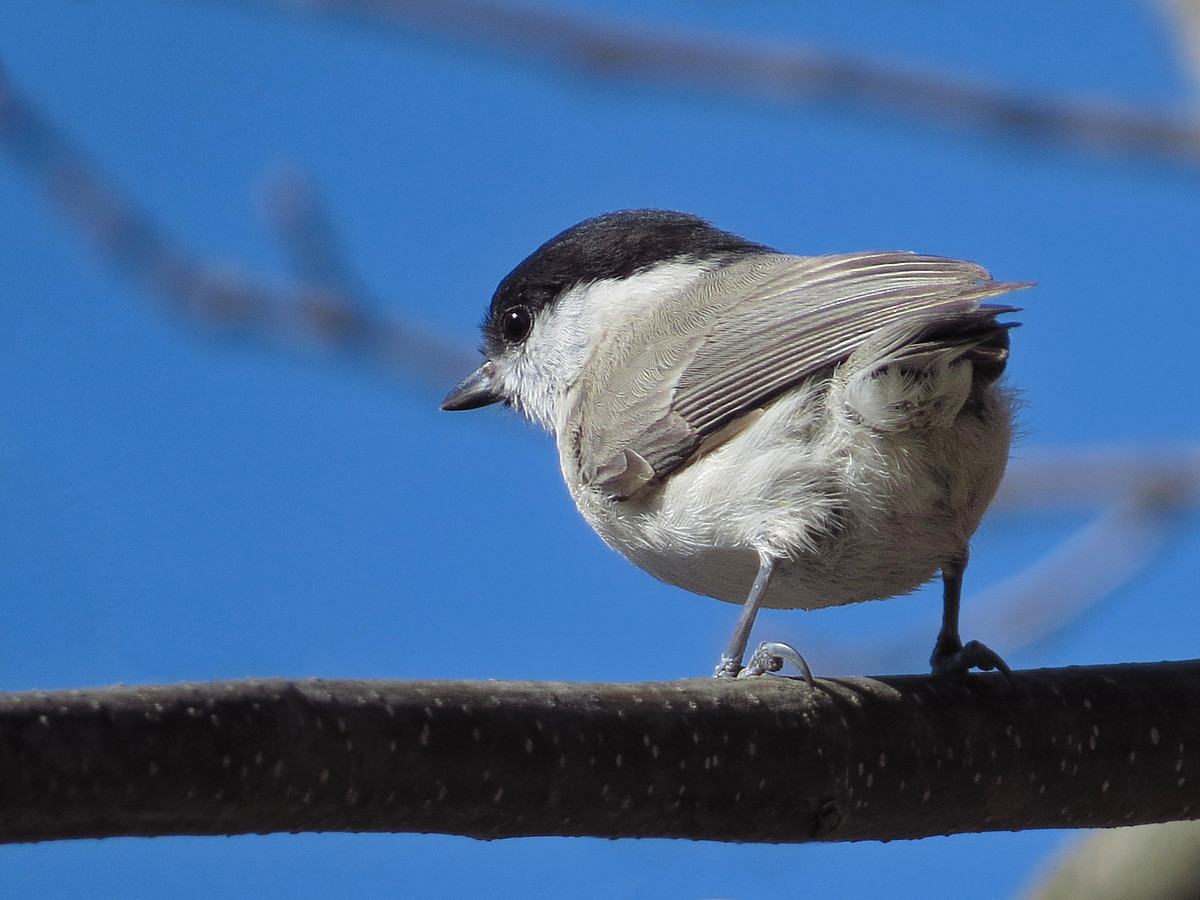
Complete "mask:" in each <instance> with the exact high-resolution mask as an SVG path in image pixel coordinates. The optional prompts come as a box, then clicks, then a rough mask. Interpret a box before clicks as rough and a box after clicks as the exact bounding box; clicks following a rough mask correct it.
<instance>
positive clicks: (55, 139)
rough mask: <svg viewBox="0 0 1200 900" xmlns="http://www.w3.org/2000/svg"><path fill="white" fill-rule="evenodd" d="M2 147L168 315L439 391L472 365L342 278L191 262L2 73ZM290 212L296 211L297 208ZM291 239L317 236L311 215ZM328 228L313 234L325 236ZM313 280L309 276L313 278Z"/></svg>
mask: <svg viewBox="0 0 1200 900" xmlns="http://www.w3.org/2000/svg"><path fill="white" fill-rule="evenodd" d="M0 150H3V151H4V152H6V153H7V154H8V156H9V158H10V159H12V160H13V161H14V162H15V163H16V164H17V166H18V167H19V168H20V169H21V170H22V171H24V172H25V173H26V175H28V176H29V178H30V179H31V180H32V181H33V182H35V183H36V184H38V185H39V186H40V187H42V188H43V190H45V191H46V193H47V194H48V195H49V196H50V197H51V198H52V199H53V201H54V202H55V204H56V205H57V206H58V207H59V208H60V209H62V210H63V211H64V212H65V213H66V214H67V216H68V218H69V219H70V220H71V221H72V222H73V223H74V224H75V225H76V226H77V227H78V228H79V229H80V231H81V232H82V233H83V234H84V236H85V237H86V238H88V240H89V241H90V242H91V243H92V244H94V245H95V246H96V247H97V249H98V250H99V251H100V253H101V255H102V256H103V257H104V258H105V259H106V260H108V261H110V262H112V263H114V264H115V265H116V266H117V267H118V268H119V269H120V270H121V271H122V272H123V273H124V274H125V275H127V276H128V277H129V278H131V279H132V280H133V281H134V282H136V283H137V284H138V285H139V286H140V287H141V288H142V289H143V290H145V291H146V292H147V293H148V294H149V295H150V296H151V297H153V298H155V299H157V300H158V301H159V302H160V303H161V304H162V305H163V306H164V308H166V309H167V310H169V311H170V312H172V313H175V314H179V315H182V316H184V317H185V318H186V319H188V320H190V321H192V322H194V323H196V324H198V325H202V326H205V327H209V328H213V329H216V330H219V331H226V332H232V333H236V334H250V335H254V336H255V337H257V338H259V339H261V340H263V341H266V342H268V343H272V344H277V345H284V346H287V347H291V348H297V349H299V348H307V349H315V350H324V351H334V352H340V353H350V354H352V355H353V357H354V358H355V360H356V361H357V362H358V363H359V364H361V365H364V366H366V367H369V368H374V369H379V370H382V371H384V372H386V373H388V374H391V375H399V376H401V377H403V378H404V379H406V380H408V381H415V382H417V383H424V384H427V385H429V387H430V388H431V389H432V390H434V391H437V392H438V393H439V394H440V393H441V392H444V391H445V390H446V387H447V385H451V384H453V383H454V382H455V381H457V380H458V379H459V378H461V377H462V375H463V373H465V372H467V371H470V369H471V368H473V367H474V366H475V365H476V364H477V362H478V361H477V360H476V359H475V357H474V355H473V354H471V353H468V352H467V351H465V350H464V349H463V348H461V347H459V346H457V345H455V344H451V343H449V342H447V341H445V340H443V339H441V338H438V337H436V336H434V335H431V334H428V333H425V332H423V331H421V330H420V329H417V328H413V327H411V326H409V325H406V324H403V323H401V322H399V321H397V320H395V319H391V318H387V317H385V316H384V315H382V314H380V313H378V312H377V311H375V310H374V309H372V308H370V307H369V306H368V305H367V304H364V303H360V302H358V301H359V300H360V297H361V296H362V295H361V292H356V293H355V294H354V295H350V296H348V295H346V294H344V293H341V291H342V290H343V289H345V288H346V287H347V285H348V284H349V279H348V276H346V275H345V274H344V272H342V273H338V274H336V275H333V274H332V269H330V267H331V266H334V265H335V263H334V260H335V259H336V258H337V257H336V255H335V254H334V252H333V251H332V250H331V251H330V252H329V253H328V254H327V255H326V260H327V261H326V263H325V267H326V273H327V274H331V279H330V280H328V281H327V282H326V283H318V284H305V283H300V284H297V285H295V286H293V287H289V288H282V289H280V288H272V287H269V286H267V285H265V284H262V283H260V282H256V281H254V280H253V279H250V278H248V277H240V276H238V275H236V274H232V273H229V272H227V271H224V270H221V269H218V268H217V267H214V266H207V265H204V264H203V263H200V262H197V261H195V260H194V259H193V258H192V257H190V256H189V255H188V254H187V253H186V252H185V251H184V250H182V249H181V248H180V247H179V246H178V245H176V244H175V242H173V241H172V240H171V239H170V238H168V237H167V235H166V232H165V231H164V230H163V229H161V228H160V227H158V225H157V224H156V223H154V222H153V221H151V219H150V218H149V217H148V216H146V215H144V214H142V213H140V212H139V211H137V210H136V209H135V208H134V206H133V204H132V203H130V202H128V201H127V200H126V199H125V198H124V196H123V195H122V194H121V192H120V191H118V190H116V189H115V188H114V187H113V186H112V185H111V184H110V183H108V182H107V181H106V180H105V179H104V178H103V177H101V176H100V175H99V173H98V172H97V171H96V169H95V168H94V167H93V166H92V165H91V164H90V162H89V161H88V160H87V159H86V158H85V156H84V155H83V154H82V153H81V152H79V151H78V150H77V149H76V148H75V147H74V146H73V145H72V144H71V142H70V141H69V140H68V139H67V138H66V137H64V136H63V135H62V134H61V133H60V132H59V131H58V129H56V128H55V127H54V126H53V125H52V124H51V123H50V122H49V121H47V120H46V119H45V118H44V117H42V116H40V115H39V114H38V113H37V111H36V110H35V109H34V108H33V106H32V105H31V104H29V103H28V102H27V101H25V99H24V98H23V97H21V96H20V95H19V94H18V92H17V91H16V89H15V88H14V86H13V85H12V83H11V82H10V81H9V79H8V78H7V76H6V74H5V72H4V70H3V68H0ZM293 214H296V213H295V211H293ZM299 214H300V215H303V216H307V217H308V218H307V220H306V221H304V222H302V223H301V225H300V230H299V231H297V232H296V233H295V234H294V235H293V239H296V240H298V239H300V238H299V237H298V235H299V234H300V233H301V232H302V231H303V229H305V228H307V229H308V231H307V235H309V236H311V235H315V234H318V232H319V231H320V226H318V225H317V224H315V223H316V218H315V215H314V214H313V212H312V210H311V209H309V210H305V209H304V208H303V207H301V208H300V211H299ZM328 238H329V234H328V232H327V231H326V232H325V233H321V234H320V236H319V239H320V240H327V239H328ZM310 274H311V273H310Z"/></svg>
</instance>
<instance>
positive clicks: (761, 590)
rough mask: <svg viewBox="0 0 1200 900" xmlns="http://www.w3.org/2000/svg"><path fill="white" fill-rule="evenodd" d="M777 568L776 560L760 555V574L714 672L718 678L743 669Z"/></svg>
mask: <svg viewBox="0 0 1200 900" xmlns="http://www.w3.org/2000/svg"><path fill="white" fill-rule="evenodd" d="M774 570H775V560H774V559H772V558H771V557H769V556H767V555H766V554H761V555H760V556H759V557H758V574H757V575H755V576H754V584H753V585H751V587H750V595H749V596H748V597H747V598H746V602H745V603H743V604H742V614H741V615H740V616H738V620H737V625H735V626H734V628H733V635H732V637H730V638H729V646H728V647H726V648H725V652H724V653H722V654H721V661H720V662H719V663H718V664H717V670H716V671H715V672H713V674H714V675H716V676H717V677H718V678H731V677H733V676H736V675H737V673H738V672H740V671H741V670H742V657H743V656H745V655H746V644H747V643H749V641H750V629H751V628H753V627H754V617H755V616H757V615H758V609H759V607H760V606H762V600H763V595H764V594H766V592H767V584H768V583H769V582H770V580H771V573H772V572H773V571H774Z"/></svg>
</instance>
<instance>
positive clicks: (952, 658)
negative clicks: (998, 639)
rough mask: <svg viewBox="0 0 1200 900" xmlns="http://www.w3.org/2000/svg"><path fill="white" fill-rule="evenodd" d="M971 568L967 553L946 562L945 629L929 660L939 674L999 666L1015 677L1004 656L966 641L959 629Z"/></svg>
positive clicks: (944, 591) (944, 587)
mask: <svg viewBox="0 0 1200 900" xmlns="http://www.w3.org/2000/svg"><path fill="white" fill-rule="evenodd" d="M966 568H967V554H966V552H965V551H964V553H963V555H962V557H961V558H960V559H957V560H955V561H954V562H951V563H947V564H946V565H944V566H942V630H941V631H940V632H938V637H937V643H936V644H934V645H933V655H932V656H931V657H930V658H929V663H930V665H931V666H933V671H934V674H936V675H957V674H959V673H962V672H966V671H967V670H969V669H982V670H983V671H985V672H990V671H991V670H992V669H999V670H1000V672H1002V673H1003V674H1004V677H1005V678H1007V679H1008V680H1009V681H1012V671H1011V670H1010V669H1009V668H1008V666H1007V665H1006V664H1005V662H1004V660H1002V659H1001V658H1000V656H999V655H998V654H997V653H996V652H995V651H994V650H991V649H990V648H988V647H986V646H984V645H983V644H981V643H979V641H971V642H969V643H968V644H966V645H964V644H963V642H962V638H961V637H960V636H959V632H958V608H959V604H960V602H961V601H962V582H963V572H964V571H965V570H966Z"/></svg>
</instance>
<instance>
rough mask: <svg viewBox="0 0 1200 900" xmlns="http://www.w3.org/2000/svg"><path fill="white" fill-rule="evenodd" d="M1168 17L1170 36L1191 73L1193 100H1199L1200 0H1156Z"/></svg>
mask: <svg viewBox="0 0 1200 900" xmlns="http://www.w3.org/2000/svg"><path fill="white" fill-rule="evenodd" d="M1158 5H1159V6H1161V7H1162V8H1163V9H1165V10H1166V12H1167V15H1168V17H1169V19H1170V23H1171V26H1172V27H1171V28H1170V29H1169V30H1170V32H1171V36H1172V37H1173V38H1174V40H1175V43H1176V45H1177V46H1178V47H1179V55H1180V56H1181V57H1182V58H1183V64H1184V66H1185V67H1186V68H1187V70H1188V72H1189V73H1190V75H1191V81H1192V87H1193V92H1194V94H1195V95H1196V96H1195V98H1194V101H1193V105H1196V103H1195V100H1200V0H1158Z"/></svg>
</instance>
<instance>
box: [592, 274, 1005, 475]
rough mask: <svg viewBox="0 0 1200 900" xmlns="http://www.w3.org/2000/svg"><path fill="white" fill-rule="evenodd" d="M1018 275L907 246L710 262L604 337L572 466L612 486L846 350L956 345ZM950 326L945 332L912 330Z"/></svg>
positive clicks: (903, 353)
mask: <svg viewBox="0 0 1200 900" xmlns="http://www.w3.org/2000/svg"><path fill="white" fill-rule="evenodd" d="M1025 286H1026V285H1023V284H1006V283H1000V282H995V281H992V280H991V276H990V275H989V274H988V273H987V271H986V270H984V269H982V268H980V267H979V266H977V265H975V264H974V263H968V262H963V261H960V260H953V259H943V258H940V257H929V256H918V255H915V254H910V253H854V254H846V255H839V256H820V257H799V256H785V255H783V254H778V255H773V256H766V257H756V258H753V259H750V260H745V261H743V262H739V263H735V264H733V265H730V266H727V267H725V268H723V269H720V270H717V271H716V272H713V273H711V274H710V275H708V276H706V277H705V278H703V279H701V281H700V282H699V283H698V284H697V285H696V286H695V287H694V288H693V289H692V290H690V291H689V292H687V293H686V294H685V295H684V296H683V297H682V298H680V299H679V300H678V301H675V302H672V304H671V305H670V307H669V308H665V309H664V308H660V309H659V310H657V311H656V312H655V313H653V314H652V315H650V316H648V317H646V318H645V319H643V320H641V321H638V322H630V323H628V326H629V327H628V328H626V329H623V330H622V332H621V334H619V335H616V336H614V337H612V338H611V339H610V340H611V344H610V345H609V346H608V348H607V349H608V350H609V351H612V352H611V353H606V357H607V361H608V362H609V364H610V365H609V366H608V367H607V371H606V372H598V373H595V374H597V375H598V377H597V378H596V379H594V380H592V381H591V382H590V383H589V389H588V390H586V391H581V392H580V395H579V397H578V398H577V407H576V408H577V409H578V410H579V414H578V415H577V416H576V417H575V421H576V423H577V429H578V430H577V433H576V434H575V435H574V436H573V440H574V443H575V445H576V448H577V458H578V463H579V467H580V476H581V478H582V479H583V481H584V483H585V484H592V485H595V486H598V487H601V488H602V489H604V490H605V491H606V492H607V493H609V494H610V495H611V496H613V497H614V498H616V499H627V498H629V497H632V496H634V495H635V494H636V493H637V492H638V491H640V490H641V489H642V488H643V487H644V486H645V485H647V484H649V483H650V482H652V481H654V480H655V479H657V478H661V477H662V476H663V475H665V474H667V473H669V472H671V471H673V470H674V469H676V468H678V467H679V466H681V465H683V464H684V463H685V462H686V461H687V460H688V459H689V458H690V457H691V456H692V455H693V454H694V453H695V452H696V451H697V449H698V448H699V446H700V444H701V442H702V441H704V439H705V438H706V437H709V436H711V435H713V434H714V433H715V432H717V431H719V430H720V429H721V428H722V427H724V426H725V425H727V424H728V423H730V422H731V421H733V420H735V419H737V418H738V417H740V416H742V415H744V414H746V413H748V412H750V411H752V410H754V409H756V408H758V407H759V406H761V405H762V404H763V403H766V402H768V401H769V400H770V399H772V398H773V397H775V396H777V395H778V394H779V393H781V392H782V391H784V390H786V389H787V388H789V387H791V386H792V385H795V384H796V383H798V382H800V381H802V380H803V379H805V378H807V377H809V376H810V375H813V374H814V373H817V372H819V371H821V370H823V369H827V368H829V367H831V366H834V365H836V364H838V363H840V362H842V361H844V360H846V359H847V358H849V357H850V356H851V355H852V354H857V355H856V363H858V364H860V365H862V366H863V367H864V368H870V367H876V366H882V365H887V364H888V363H889V362H897V361H904V362H905V363H906V364H908V365H914V366H917V367H919V366H920V365H921V364H922V363H923V362H924V363H930V362H932V361H933V360H935V359H939V358H945V357H946V354H947V353H948V352H950V353H951V354H952V356H953V355H962V354H963V353H966V352H967V351H969V350H970V349H971V347H972V346H974V345H975V344H978V343H979V338H978V336H974V337H972V336H971V334H970V328H971V327H972V326H974V327H975V328H976V329H978V327H979V326H980V325H983V324H994V320H995V316H996V315H997V314H998V313H1001V312H1005V311H1008V310H1010V309H1011V307H985V306H980V303H981V301H983V300H986V299H987V298H990V297H995V296H997V295H999V294H1004V293H1007V292H1009V291H1012V290H1016V289H1018V288H1021V287H1025ZM941 328H948V329H949V332H950V334H948V335H947V337H946V338H945V339H944V340H932V341H929V340H924V341H923V340H922V337H923V335H925V334H927V333H928V332H929V331H930V330H931V329H941Z"/></svg>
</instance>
